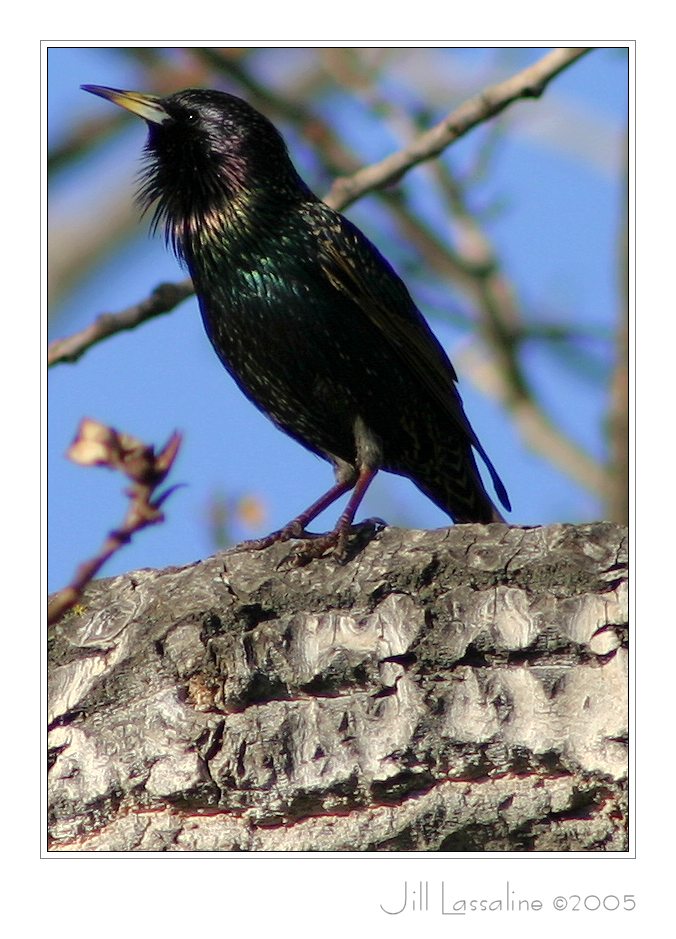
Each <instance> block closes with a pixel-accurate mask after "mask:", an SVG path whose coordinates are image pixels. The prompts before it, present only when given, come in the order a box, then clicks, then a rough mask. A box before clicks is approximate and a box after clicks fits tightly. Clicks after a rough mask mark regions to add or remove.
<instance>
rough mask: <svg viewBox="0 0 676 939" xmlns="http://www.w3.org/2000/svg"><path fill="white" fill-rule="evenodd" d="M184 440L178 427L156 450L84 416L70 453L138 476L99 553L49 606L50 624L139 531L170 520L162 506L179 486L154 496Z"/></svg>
mask: <svg viewBox="0 0 676 939" xmlns="http://www.w3.org/2000/svg"><path fill="white" fill-rule="evenodd" d="M180 446H181V436H180V434H176V433H175V434H173V435H172V437H171V439H170V440H169V442H168V443H167V444H166V446H165V447H164V449H163V450H162V451H161V452H160V453H158V454H155V452H154V449H153V447H151V446H148V445H147V444H144V443H142V442H141V441H140V440H136V439H135V438H133V437H130V436H129V435H128V434H120V433H118V432H117V431H116V430H113V428H112V427H106V426H105V425H104V424H99V423H98V421H92V420H91V419H89V418H85V419H84V420H83V421H82V422H81V424H80V427H79V429H78V433H77V436H76V438H75V440H74V441H73V443H72V445H71V447H70V449H69V451H68V456H69V457H70V459H71V460H73V462H75V463H80V464H82V465H83V466H107V467H109V468H110V469H118V470H120V471H121V472H123V473H124V475H125V476H127V478H128V479H130V480H131V482H132V486H131V488H130V489H129V490H127V495H128V496H129V499H130V502H129V508H128V510H127V514H126V515H125V517H124V521H123V522H122V524H121V525H120V527H119V528H117V529H115V530H114V531H111V532H110V534H109V535H108V537H107V538H106V540H105V541H104V543H103V546H102V548H101V550H100V551H99V553H98V554H97V555H96V556H95V557H93V558H91V559H90V560H89V561H85V562H84V563H83V564H81V565H80V567H79V568H78V569H77V571H76V573H75V577H74V578H73V580H72V582H71V583H70V584H68V586H67V587H64V588H63V589H62V590H60V591H59V592H58V593H57V594H56V595H55V596H54V597H52V600H51V602H50V603H49V606H48V609H47V623H48V625H50V626H51V625H52V624H53V623H56V622H57V620H59V619H60V618H61V617H62V616H63V614H64V613H65V612H66V611H67V610H70V609H71V608H72V607H73V606H74V605H75V604H76V603H77V601H78V599H79V598H80V596H81V595H82V591H83V590H84V588H85V587H86V585H87V584H88V583H89V581H90V580H91V579H92V578H93V577H94V576H95V575H96V574H97V573H98V572H99V570H100V569H101V567H102V566H103V565H104V564H105V562H106V561H107V560H108V559H109V558H110V557H112V555H113V554H115V552H116V551H119V550H120V548H122V547H123V546H124V545H126V544H127V543H128V542H129V540H130V539H131V536H132V535H133V534H135V532H137V531H141V529H142V528H146V527H147V526H148V525H156V524H157V523H158V522H162V521H164V515H163V514H162V512H161V511H160V506H161V505H162V503H163V502H164V501H165V500H166V499H167V497H168V496H169V495H170V494H171V493H172V492H173V489H174V488H175V487H172V488H171V489H167V490H165V491H164V492H163V493H160V494H159V495H158V496H156V497H155V499H154V501H152V502H151V496H152V495H153V493H154V492H155V489H156V488H157V487H158V486H159V485H160V484H161V483H162V482H163V481H164V479H165V478H166V476H167V473H168V472H169V470H170V469H171V467H172V465H173V462H174V460H175V459H176V455H177V453H178V450H179V447H180Z"/></svg>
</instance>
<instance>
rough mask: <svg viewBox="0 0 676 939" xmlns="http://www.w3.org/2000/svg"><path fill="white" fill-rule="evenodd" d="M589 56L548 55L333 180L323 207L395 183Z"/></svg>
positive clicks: (343, 203) (578, 51)
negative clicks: (408, 142) (374, 159)
mask: <svg viewBox="0 0 676 939" xmlns="http://www.w3.org/2000/svg"><path fill="white" fill-rule="evenodd" d="M590 51H591V48H585V49H554V51H553V52H549V53H548V54H547V55H545V56H543V58H542V59H540V61H539V62H536V63H535V64H534V65H531V66H529V67H528V68H527V69H524V70H523V71H522V72H519V74H518V75H514V76H512V78H508V79H507V81H504V82H501V83H500V84H499V85H493V87H492V88H489V89H488V90H487V91H484V92H482V93H481V94H480V95H476V97H474V98H470V100H469V101H466V102H465V103H464V104H462V105H460V107H459V108H458V109H457V110H455V111H453V113H452V114H449V116H448V117H446V118H444V120H443V121H441V123H440V124H437V125H436V127H432V128H430V130H428V131H425V133H424V134H421V135H420V136H419V137H417V138H416V140H414V141H413V143H412V144H411V145H410V146H409V147H406V148H405V149H404V150H400V151H398V152H397V153H393V154H391V156H389V157H386V158H385V159H384V160H381V161H380V163H373V164H372V165H371V166H367V167H364V169H362V170H359V171H358V172H357V173H354V174H353V175H352V176H349V177H347V178H344V179H337V180H336V181H335V182H334V184H333V186H331V189H330V190H329V193H328V195H327V197H326V198H325V199H324V201H325V202H326V204H327V205H330V206H331V208H334V209H344V208H345V207H346V206H348V205H351V204H352V203H353V202H355V201H356V200H357V199H359V198H361V196H363V195H365V193H367V192H370V191H371V190H373V189H379V188H380V187H382V186H389V185H392V183H396V182H398V181H399V180H400V179H401V177H402V176H403V175H404V174H405V173H407V172H408V170H410V169H412V167H414V166H417V164H418V163H422V162H423V161H424V160H430V159H432V157H435V156H438V155H439V154H440V153H441V152H442V151H443V150H445V149H446V147H448V146H449V144H452V143H454V142H455V141H456V140H458V139H459V138H460V137H462V136H463V135H464V134H466V133H467V132H468V131H470V130H472V128H473V127H476V126H477V124H481V123H483V122H484V121H487V120H489V119H490V118H492V117H495V115H496V114H499V113H500V112H501V111H503V110H504V109H505V108H506V107H508V105H510V104H513V103H514V102H515V101H518V100H519V99H521V98H539V97H540V95H541V94H542V92H543V91H544V90H545V88H546V87H547V85H548V84H549V82H550V81H551V80H552V78H554V77H555V76H556V75H558V74H559V72H562V71H563V70H564V69H565V68H567V67H568V66H569V65H571V64H572V63H573V62H575V61H576V60H577V59H579V58H580V57H581V56H583V55H585V54H586V53H587V52H590Z"/></svg>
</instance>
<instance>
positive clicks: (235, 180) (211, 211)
mask: <svg viewBox="0 0 676 939" xmlns="http://www.w3.org/2000/svg"><path fill="white" fill-rule="evenodd" d="M82 88H83V89H84V90H85V91H89V92H91V93H92V94H95V95H99V96H100V97H102V98H106V99H107V100H109V101H112V102H113V103H114V104H118V105H120V106H121V107H123V108H125V109H126V110H128V111H131V112H132V113H134V114H137V115H138V116H139V117H142V118H143V119H144V120H145V121H146V123H147V124H148V130H149V134H148V142H147V144H146V156H147V165H146V167H145V169H144V171H143V175H142V185H141V188H140V190H139V199H140V201H141V203H142V205H143V206H144V208H148V207H149V206H151V205H153V204H154V205H155V209H154V216H153V227H156V226H157V225H158V224H164V225H165V226H166V232H167V238H168V240H169V241H171V242H172V243H173V245H174V248H175V249H176V251H177V252H178V253H179V254H180V255H184V254H185V253H186V249H188V250H189V243H190V241H191V239H193V238H195V237H199V238H208V237H209V232H210V231H214V230H216V229H221V230H222V228H223V226H225V227H226V228H227V227H228V226H238V225H239V226H241V225H242V224H245V223H246V220H247V218H248V217H250V216H252V214H253V213H252V209H253V207H254V206H255V205H260V204H262V203H264V202H265V201H266V200H269V201H270V203H271V204H272V203H273V202H275V203H276V204H277V205H278V204H279V200H280V198H281V199H283V198H284V196H286V197H287V198H291V197H297V194H298V192H299V187H300V189H301V190H304V189H305V187H304V184H303V183H302V182H301V180H300V178H299V177H298V175H297V173H296V171H295V169H294V167H293V164H292V163H291V160H290V158H289V155H288V152H287V149H286V145H285V143H284V141H283V139H282V137H281V134H280V133H279V131H278V130H277V129H276V127H275V126H274V125H273V124H272V123H271V122H270V121H269V120H268V119H267V118H266V117H265V116H264V115H263V114H261V113H260V112H259V111H257V110H256V109H255V108H253V107H251V105H249V104H247V102H246V101H243V100H242V99H241V98H237V97H235V95H230V94H226V93H225V92H222V91H208V90H204V89H199V88H190V89H187V90H185V91H179V92H177V93H175V94H173V95H169V96H167V97H158V96H156V95H149V94H141V93H139V92H135V91H121V90H119V89H116V88H107V87H103V86H100V85H83V86H82ZM221 233H222V231H221Z"/></svg>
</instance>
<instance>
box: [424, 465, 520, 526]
mask: <svg viewBox="0 0 676 939" xmlns="http://www.w3.org/2000/svg"><path fill="white" fill-rule="evenodd" d="M480 453H481V456H482V458H483V460H484V462H485V463H486V467H487V469H488V472H489V473H490V475H491V479H492V481H493V484H494V486H495V490H496V493H497V495H498V497H499V499H500V501H501V503H502V504H503V505H504V507H505V508H506V509H507V511H510V510H511V505H510V502H509V497H508V495H507V491H506V489H505V487H504V485H503V484H502V480H501V479H500V477H499V476H498V474H497V472H496V470H495V467H494V466H493V464H492V463H491V461H490V460H489V459H488V457H487V456H486V453H485V452H484V450H483V448H481V449H480ZM449 456H451V459H450V461H448V465H445V466H444V468H443V472H436V471H435V472H430V474H429V475H427V474H426V478H424V479H423V478H421V476H420V474H419V473H418V474H416V476H417V478H415V479H414V482H415V484H416V486H417V487H418V488H419V489H420V490H421V491H422V492H424V493H425V495H426V496H427V497H428V498H430V499H431V500H432V501H433V502H434V503H436V505H438V506H439V508H440V509H443V511H444V512H447V513H448V515H450V516H451V518H452V519H453V521H454V522H456V523H459V524H463V523H471V522H481V523H483V524H489V523H490V522H503V523H506V520H505V518H504V517H503V515H502V513H501V512H500V511H499V509H498V508H497V507H496V506H495V504H494V503H493V500H492V499H491V497H490V496H489V495H488V493H487V492H486V488H485V486H484V484H483V481H482V479H481V476H480V474H479V469H478V467H477V464H476V460H475V458H474V453H473V452H472V450H471V449H470V448H469V447H468V448H467V449H466V450H464V451H463V452H460V451H455V452H454V453H453V454H452V455H449ZM437 469H438V467H434V470H437Z"/></svg>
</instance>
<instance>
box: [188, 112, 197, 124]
mask: <svg viewBox="0 0 676 939" xmlns="http://www.w3.org/2000/svg"><path fill="white" fill-rule="evenodd" d="M185 119H186V121H187V123H188V124H194V123H195V122H196V121H197V111H186V114H185Z"/></svg>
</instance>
